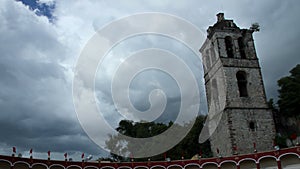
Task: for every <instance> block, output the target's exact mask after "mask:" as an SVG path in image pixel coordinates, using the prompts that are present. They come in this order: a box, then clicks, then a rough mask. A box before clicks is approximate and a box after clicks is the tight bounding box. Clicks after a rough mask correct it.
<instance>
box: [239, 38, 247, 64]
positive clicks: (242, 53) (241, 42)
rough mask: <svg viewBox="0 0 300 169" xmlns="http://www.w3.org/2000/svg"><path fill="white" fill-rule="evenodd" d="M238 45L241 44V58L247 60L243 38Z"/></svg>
mask: <svg viewBox="0 0 300 169" xmlns="http://www.w3.org/2000/svg"><path fill="white" fill-rule="evenodd" d="M238 44H239V48H240V54H241V58H242V59H246V53H245V45H244V40H243V38H242V37H240V38H238Z"/></svg>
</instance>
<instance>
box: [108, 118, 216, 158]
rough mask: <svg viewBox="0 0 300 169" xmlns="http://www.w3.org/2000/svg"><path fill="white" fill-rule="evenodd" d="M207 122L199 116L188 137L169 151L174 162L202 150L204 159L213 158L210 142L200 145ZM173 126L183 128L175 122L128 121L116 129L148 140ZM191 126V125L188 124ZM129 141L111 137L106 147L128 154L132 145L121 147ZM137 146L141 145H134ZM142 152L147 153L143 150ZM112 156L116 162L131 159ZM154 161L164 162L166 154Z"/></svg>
mask: <svg viewBox="0 0 300 169" xmlns="http://www.w3.org/2000/svg"><path fill="white" fill-rule="evenodd" d="M204 121H205V116H198V117H197V118H196V121H195V123H194V125H193V127H192V129H191V131H190V132H189V133H188V135H187V136H186V137H185V138H184V139H183V140H182V141H181V142H180V143H179V144H178V145H176V146H175V147H173V148H172V149H170V150H168V151H167V152H166V153H167V157H169V158H171V159H172V160H178V159H181V157H182V156H184V158H186V159H189V158H191V157H192V156H193V155H195V154H198V153H199V152H200V150H201V151H202V157H211V156H212V153H211V151H210V143H209V141H206V142H205V143H203V144H199V143H198V139H199V134H200V132H201V129H202V128H203V123H204ZM172 125H175V126H176V127H178V128H179V129H180V128H181V127H183V126H180V125H178V124H174V123H173V122H169V123H168V124H164V123H154V122H148V123H147V122H141V123H135V122H133V121H128V120H122V121H120V122H119V126H118V127H117V128H116V130H117V131H118V132H119V133H121V134H124V135H127V136H130V137H135V138H147V137H152V136H155V135H158V134H161V133H162V132H164V131H166V130H167V129H168V128H169V127H171V126H172ZM187 125H189V124H187ZM127 141H128V140H122V138H121V137H120V134H119V135H116V136H110V139H109V140H108V141H106V147H107V148H108V149H110V150H113V151H114V152H120V153H122V152H128V151H129V150H130V149H131V147H128V146H129V145H131V144H127V147H123V146H121V145H122V144H120V143H121V142H127ZM146 144H153V143H145V145H146ZM134 146H135V148H137V147H136V146H139V145H134ZM143 147H147V146H143ZM141 151H147V150H142V149H141ZM111 156H112V157H113V158H114V159H115V160H120V161H128V160H129V159H125V158H123V157H121V156H117V155H115V154H111ZM146 160H147V159H146V158H143V159H135V161H146ZM151 160H152V161H158V160H160V161H161V160H164V154H159V155H156V156H154V157H151Z"/></svg>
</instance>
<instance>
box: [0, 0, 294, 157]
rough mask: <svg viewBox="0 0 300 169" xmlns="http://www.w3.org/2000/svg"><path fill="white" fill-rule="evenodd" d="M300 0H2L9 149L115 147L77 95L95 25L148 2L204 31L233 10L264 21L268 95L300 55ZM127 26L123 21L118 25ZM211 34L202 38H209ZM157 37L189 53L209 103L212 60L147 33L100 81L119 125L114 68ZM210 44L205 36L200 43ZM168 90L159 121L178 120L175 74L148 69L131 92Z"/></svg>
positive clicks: (0, 96)
mask: <svg viewBox="0 0 300 169" xmlns="http://www.w3.org/2000/svg"><path fill="white" fill-rule="evenodd" d="M299 8H300V1H298V0H285V1H281V0H264V1H259V0H255V1H253V0H240V1H233V0H226V2H225V1H220V0H212V1H199V0H188V1H186V0H164V1H161V0H119V1H118V0H111V1H104V0H87V1H81V0H65V1H55V0H37V1H30V0H23V2H22V1H13V0H1V1H0V53H1V54H0V77H1V80H0V89H1V90H0V133H1V136H0V154H4V155H11V147H12V146H16V147H17V150H18V152H21V153H22V154H23V156H25V157H28V156H29V154H28V151H29V149H30V148H33V150H34V156H35V157H38V158H46V157H47V153H46V152H47V151H48V150H51V151H52V152H53V156H52V157H53V158H54V159H63V153H65V152H68V153H69V154H70V157H72V158H74V159H79V158H80V154H81V153H82V152H85V153H86V154H93V155H94V156H96V157H99V156H101V155H104V154H106V153H105V152H104V151H103V150H101V148H99V147H98V146H96V144H94V143H93V142H92V141H91V140H90V139H89V138H88V137H87V135H86V134H85V133H84V131H83V130H82V128H81V126H80V124H79V121H78V119H77V116H76V113H75V110H74V107H73V101H72V79H73V71H74V66H75V64H76V61H77V58H78V57H79V55H80V52H81V50H82V49H83V47H84V46H85V45H86V43H87V41H88V40H89V39H90V38H91V37H92V36H93V35H94V34H95V31H96V30H98V29H100V28H101V27H103V26H104V25H107V24H108V23H110V22H111V21H113V20H116V19H119V18H121V17H125V16H129V15H131V14H136V13H141V12H163V13H168V14H172V15H176V16H179V17H181V18H184V19H186V20H187V21H189V22H191V23H192V24H194V25H196V26H197V27H198V28H199V29H200V30H201V31H202V32H204V33H205V32H206V29H207V28H208V26H210V25H213V24H214V23H215V22H216V17H215V15H216V14H217V13H218V12H224V13H225V17H226V18H230V19H234V21H235V23H236V24H237V25H238V26H239V27H241V28H249V27H250V25H251V24H252V23H254V22H258V23H259V24H260V26H261V31H260V32H258V33H255V34H254V40H255V45H256V50H257V53H258V57H259V61H260V64H261V68H262V73H263V78H264V83H265V89H266V93H267V97H268V99H269V98H275V99H276V97H277V89H278V88H277V80H278V79H279V78H280V77H282V76H285V75H288V74H289V70H290V69H291V68H293V67H294V66H295V65H296V64H297V63H298V64H299V63H300V56H299V52H298V51H297V50H298V49H300V45H299V44H300V43H299V42H298V40H299V39H300V22H299V21H298V20H299V17H300V13H299ZM116 31H120V30H116ZM204 40H205V34H204V35H203V38H202V39H199V41H201V43H202V42H204ZM151 47H157V48H162V49H166V50H170V51H172V52H173V53H176V54H178V55H180V56H182V58H183V60H184V61H186V62H187V64H188V65H189V66H190V67H191V69H192V70H193V72H194V73H195V74H196V75H195V76H196V79H197V81H198V85H199V90H200V94H201V102H200V112H201V113H206V105H205V104H206V100H205V99H204V97H205V93H204V87H203V73H202V63H201V60H200V59H197V56H196V55H195V54H193V53H192V52H191V51H189V49H187V48H186V47H185V46H184V45H182V44H181V43H179V42H176V41H174V40H172V39H169V38H166V37H159V36H155V35H146V36H142V37H136V38H131V39H128V40H126V41H124V42H122V43H120V44H119V45H118V46H116V47H115V48H114V49H113V50H112V51H111V52H110V53H109V54H108V57H107V59H106V60H104V62H103V63H104V65H105V66H103V67H102V68H101V70H99V71H98V74H97V80H96V87H97V90H96V92H97V95H96V96H97V99H98V102H99V106H100V107H101V108H102V109H103V110H105V118H106V119H107V120H108V121H109V122H110V123H111V125H116V124H117V123H118V121H119V120H120V119H122V117H121V116H119V115H115V114H116V110H115V107H114V105H113V102H112V98H111V90H110V83H111V76H112V72H113V71H114V70H115V67H116V65H117V64H118V63H119V62H120V61H122V58H124V57H126V56H127V55H130V54H132V53H133V52H134V51H136V50H140V49H145V48H151ZM199 48H200V46H199ZM155 88H161V89H162V90H165V92H166V94H167V98H168V104H167V106H166V110H165V113H164V114H163V115H162V116H161V117H160V119H159V120H158V121H163V122H167V121H168V120H174V116H172V114H176V112H177V111H178V109H179V108H178V107H179V102H180V93H179V91H178V86H177V85H176V83H175V81H174V79H172V78H170V77H169V76H167V75H165V74H162V73H159V72H155V71H153V72H151V71H148V72H145V73H144V74H140V75H138V76H137V77H136V78H135V79H134V80H133V82H132V85H131V89H132V90H131V91H130V92H131V95H130V99H131V101H132V102H133V105H134V106H135V107H136V108H137V109H139V110H146V109H148V108H149V102H148V100H147V98H148V95H149V92H150V91H151V90H152V89H155Z"/></svg>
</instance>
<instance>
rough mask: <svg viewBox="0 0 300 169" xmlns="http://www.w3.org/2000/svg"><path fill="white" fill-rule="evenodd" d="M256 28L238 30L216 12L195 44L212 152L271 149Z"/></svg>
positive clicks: (272, 133)
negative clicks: (214, 20) (199, 44)
mask: <svg viewBox="0 0 300 169" xmlns="http://www.w3.org/2000/svg"><path fill="white" fill-rule="evenodd" d="M257 29H258V27H255V28H254V27H252V28H250V29H240V28H239V27H238V26H236V24H235V23H234V22H233V20H228V19H225V18H224V14H223V13H219V14H217V23H215V24H214V25H213V26H210V27H209V28H208V30H207V39H206V41H205V42H204V44H203V46H202V47H201V49H200V52H201V54H202V61H203V68H204V78H205V87H206V95H207V102H208V111H209V112H208V116H209V118H210V124H209V125H210V127H209V132H210V135H211V137H210V142H211V148H212V151H213V152H215V155H217V154H218V153H217V152H219V153H220V154H219V155H222V156H230V155H234V154H236V153H240V154H248V153H253V151H254V149H257V151H267V150H271V149H272V148H273V140H274V138H275V132H276V131H275V126H274V121H273V115H272V111H271V110H270V109H269V107H268V105H267V100H266V94H265V90H264V84H263V79H262V74H261V70H260V65H259V61H258V58H257V54H256V50H255V46H254V40H253V36H252V34H253V32H254V31H256V30H257Z"/></svg>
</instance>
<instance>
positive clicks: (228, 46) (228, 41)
mask: <svg viewBox="0 0 300 169" xmlns="http://www.w3.org/2000/svg"><path fill="white" fill-rule="evenodd" d="M225 46H226V52H227V56H228V57H229V58H233V45H232V38H231V37H230V36H226V37H225Z"/></svg>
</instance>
